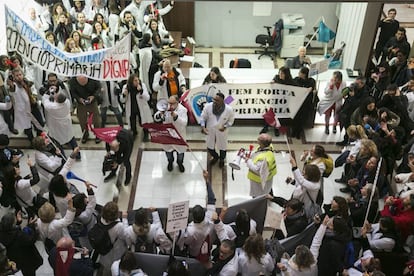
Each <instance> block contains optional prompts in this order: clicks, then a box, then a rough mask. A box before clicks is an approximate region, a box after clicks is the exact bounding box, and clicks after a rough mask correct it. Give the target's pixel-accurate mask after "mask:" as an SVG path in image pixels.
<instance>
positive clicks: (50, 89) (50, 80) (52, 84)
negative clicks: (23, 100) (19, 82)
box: [39, 72, 71, 102]
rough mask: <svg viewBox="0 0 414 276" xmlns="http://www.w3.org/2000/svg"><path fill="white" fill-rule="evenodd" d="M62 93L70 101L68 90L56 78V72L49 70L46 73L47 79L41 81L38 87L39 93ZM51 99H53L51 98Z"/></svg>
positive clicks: (50, 94) (51, 94)
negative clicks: (40, 85) (41, 83)
mask: <svg viewBox="0 0 414 276" xmlns="http://www.w3.org/2000/svg"><path fill="white" fill-rule="evenodd" d="M59 92H61V93H63V94H64V95H65V96H66V97H67V98H68V99H69V101H70V102H71V97H70V93H69V91H68V90H67V89H66V87H65V85H64V84H63V82H62V81H61V80H60V79H59V78H58V76H57V75H56V73H53V72H50V73H48V74H47V80H46V81H45V82H44V83H43V86H42V87H41V88H40V89H39V93H40V95H42V96H43V95H44V94H48V95H49V96H53V95H54V94H57V93H59ZM51 101H53V99H52V98H51Z"/></svg>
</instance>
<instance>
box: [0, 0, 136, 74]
mask: <svg viewBox="0 0 414 276" xmlns="http://www.w3.org/2000/svg"><path fill="white" fill-rule="evenodd" d="M5 18H6V36H7V50H8V51H9V52H16V53H17V54H19V55H20V56H22V57H23V58H24V59H25V60H26V61H27V62H29V63H32V64H34V65H36V66H37V67H39V68H40V69H42V70H45V71H47V72H54V73H56V74H58V75H60V76H65V77H74V76H78V75H84V76H86V77H88V78H91V79H95V80H106V81H109V80H125V79H127V78H128V77H129V67H130V64H129V55H130V52H131V42H130V41H131V35H130V34H129V35H127V36H126V37H124V38H123V39H122V40H120V41H119V42H118V43H117V44H116V45H115V46H114V47H112V48H106V49H101V50H94V51H88V52H83V53H76V54H74V53H67V52H64V51H62V50H60V49H59V48H57V47H55V46H54V45H52V44H50V43H49V42H48V41H47V40H46V39H45V38H44V37H42V36H41V35H40V34H39V33H38V32H37V31H35V30H34V29H33V28H32V27H31V26H30V25H29V24H28V23H26V22H25V21H24V20H23V19H22V18H21V17H20V16H18V15H17V14H16V13H15V12H13V11H12V10H11V9H9V8H8V7H7V6H6V5H5Z"/></svg>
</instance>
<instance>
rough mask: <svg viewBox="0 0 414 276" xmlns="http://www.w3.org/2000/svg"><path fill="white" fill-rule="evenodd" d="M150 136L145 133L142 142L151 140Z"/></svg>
mask: <svg viewBox="0 0 414 276" xmlns="http://www.w3.org/2000/svg"><path fill="white" fill-rule="evenodd" d="M149 141H150V140H149V137H148V133H147V132H146V133H144V136H143V137H142V142H149Z"/></svg>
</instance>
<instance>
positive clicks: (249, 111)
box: [186, 83, 309, 122]
mask: <svg viewBox="0 0 414 276" xmlns="http://www.w3.org/2000/svg"><path fill="white" fill-rule="evenodd" d="M217 92H221V93H223V94H224V96H225V99H226V102H227V103H229V105H230V106H231V107H232V108H233V110H234V112H235V118H236V119H262V118H263V114H265V112H266V111H268V109H269V108H271V109H272V110H273V112H274V114H275V115H276V116H277V118H279V119H280V118H293V117H295V115H296V113H297V112H298V110H299V108H300V107H301V105H302V103H303V102H304V100H305V98H306V97H307V95H308V93H309V88H303V87H297V86H291V85H282V84H276V83H252V84H235V83H220V84H217V83H215V84H208V85H203V86H200V87H196V88H193V89H191V92H190V94H189V95H187V96H186V99H187V101H188V105H189V106H190V107H191V109H192V112H193V114H194V116H195V118H196V120H197V122H200V117H201V113H202V111H203V108H204V106H205V105H206V104H207V103H209V102H211V101H212V97H213V96H214V95H215V94H216V93H217Z"/></svg>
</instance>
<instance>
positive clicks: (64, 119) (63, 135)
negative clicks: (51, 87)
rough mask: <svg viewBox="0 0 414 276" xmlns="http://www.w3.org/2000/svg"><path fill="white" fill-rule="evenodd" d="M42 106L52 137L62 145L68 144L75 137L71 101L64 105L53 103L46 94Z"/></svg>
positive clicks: (66, 101) (67, 100)
mask: <svg viewBox="0 0 414 276" xmlns="http://www.w3.org/2000/svg"><path fill="white" fill-rule="evenodd" d="M42 104H43V107H44V109H45V118H46V124H47V126H48V129H49V135H50V137H53V138H55V139H56V141H58V142H59V143H60V144H62V145H64V144H66V143H68V142H69V141H70V140H71V139H72V137H73V129H72V117H71V116H70V101H69V99H66V100H65V102H63V103H58V102H52V101H50V96H49V95H47V94H44V95H43V97H42Z"/></svg>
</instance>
